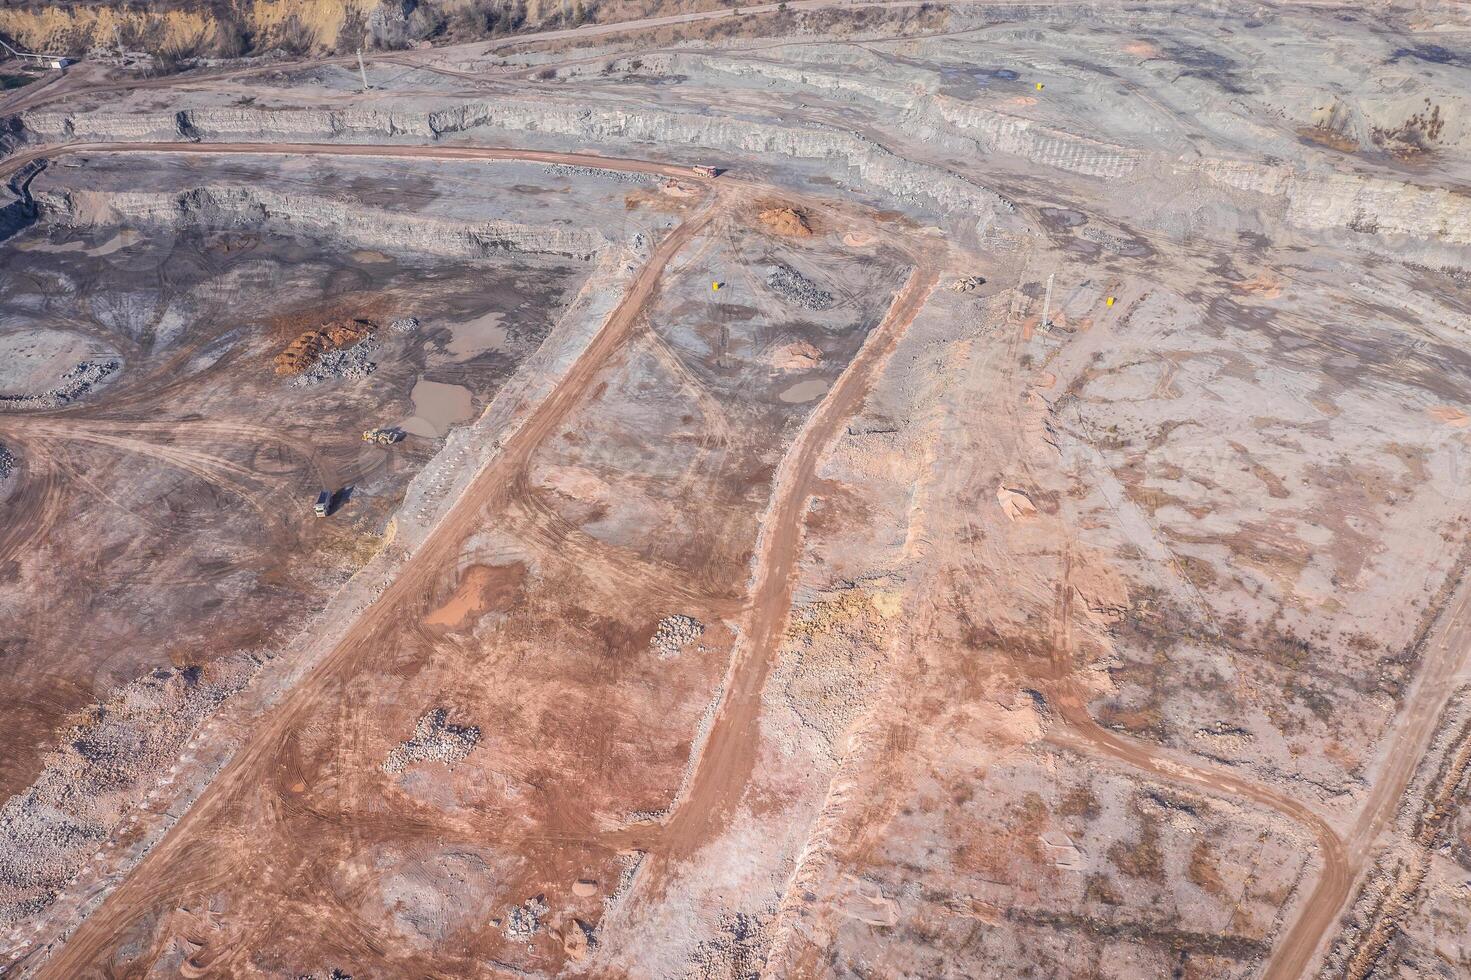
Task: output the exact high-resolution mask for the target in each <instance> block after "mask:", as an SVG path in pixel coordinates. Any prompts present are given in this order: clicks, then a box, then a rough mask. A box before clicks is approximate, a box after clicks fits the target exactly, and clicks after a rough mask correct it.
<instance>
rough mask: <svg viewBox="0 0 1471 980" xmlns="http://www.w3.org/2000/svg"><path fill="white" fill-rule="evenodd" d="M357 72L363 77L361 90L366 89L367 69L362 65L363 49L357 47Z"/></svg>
mask: <svg viewBox="0 0 1471 980" xmlns="http://www.w3.org/2000/svg"><path fill="white" fill-rule="evenodd" d="M358 74H359V75H361V76H362V77H363V91H364V92H366V91H367V90H368V69H367V68H365V67H363V49H362V48H358Z"/></svg>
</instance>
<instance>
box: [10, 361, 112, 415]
mask: <svg viewBox="0 0 1471 980" xmlns="http://www.w3.org/2000/svg"><path fill="white" fill-rule="evenodd" d="M122 366H123V362H122V361H121V360H119V359H118V358H116V357H108V358H104V359H101V360H96V361H82V362H81V363H79V364H78V365H77V366H76V367H74V368H72V369H71V370H70V371H67V372H66V373H64V374H63V375H62V376H61V384H59V385H57V386H56V387H55V388H52V389H51V390H50V391H43V392H41V393H40V394H39V395H0V408H18V409H32V410H33V409H47V408H60V407H62V406H63V405H66V404H69V403H71V402H74V401H76V400H77V399H78V398H80V397H82V396H83V395H85V394H86V393H87V392H89V391H91V390H92V389H93V388H96V387H97V386H98V385H100V384H102V382H104V381H106V380H107V379H108V378H109V377H111V376H112V375H114V374H116V373H117V372H118V371H120V370H122Z"/></svg>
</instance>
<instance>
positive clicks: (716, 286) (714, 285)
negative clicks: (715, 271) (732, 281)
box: [710, 282, 720, 293]
mask: <svg viewBox="0 0 1471 980" xmlns="http://www.w3.org/2000/svg"><path fill="white" fill-rule="evenodd" d="M719 288H720V283H718V282H712V283H711V284H710V291H711V292H712V293H713V292H714V291H715V290H717V289H719Z"/></svg>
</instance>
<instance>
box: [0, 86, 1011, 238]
mask: <svg viewBox="0 0 1471 980" xmlns="http://www.w3.org/2000/svg"><path fill="white" fill-rule="evenodd" d="M21 122H22V126H23V132H24V135H25V137H26V139H27V140H28V141H30V142H33V143H59V142H68V141H96V142H158V141H172V140H180V139H185V140H203V141H223V140H250V141H252V142H260V141H263V140H265V141H270V140H283V141H284V140H293V139H298V140H299V139H311V140H316V141H326V142H338V141H340V142H361V141H365V140H367V139H369V138H371V139H373V140H380V141H381V140H386V139H400V138H405V139H410V140H418V141H425V140H432V139H438V138H439V137H441V136H444V135H447V134H461V133H468V132H474V131H481V130H488V131H501V132H506V133H517V134H524V133H528V132H536V133H546V134H550V135H553V136H565V137H572V138H575V139H577V140H580V141H590V142H595V143H614V144H617V143H629V142H632V143H646V144H647V143H652V144H658V145H660V146H699V147H706V148H709V149H714V150H726V151H731V152H742V153H775V154H780V155H783V156H788V157H793V158H796V159H801V160H829V161H836V162H839V163H841V164H842V165H844V166H846V167H848V168H850V169H851V170H852V171H853V173H854V174H855V175H856V177H857V178H858V179H859V180H862V181H864V182H866V183H869V184H872V185H873V186H874V187H876V188H878V189H879V190H881V191H883V192H884V193H886V194H888V195H891V196H893V197H895V198H898V199H900V200H904V201H910V202H914V203H922V204H927V205H928V206H931V207H934V206H939V207H941V208H944V209H963V210H969V211H972V212H974V213H975V214H976V215H977V216H978V217H984V216H987V215H992V214H995V213H998V212H999V213H1009V212H1010V211H1011V205H1010V203H1009V202H1007V201H1006V200H1005V199H1003V198H1002V197H1001V196H1000V195H998V194H996V193H994V192H993V191H990V190H988V189H986V188H984V187H982V186H980V185H979V184H975V183H973V182H971V181H969V180H966V179H964V178H962V177H959V176H957V175H955V174H952V173H949V172H948V171H945V170H941V169H939V168H937V167H931V166H928V165H925V164H920V163H915V162H912V161H908V160H905V159H903V158H902V157H899V156H896V155H895V154H893V153H891V152H890V151H888V150H886V149H884V148H883V147H882V146H879V145H878V144H877V143H875V142H873V141H872V140H869V139H867V138H865V137H862V136H859V135H857V134H855V133H849V132H845V131H842V130H838V129H833V128H829V127H821V128H819V127H812V126H807V127H787V126H776V125H772V124H768V123H759V122H752V121H744V120H738V119H726V118H714V117H709V116H703V115H694V114H688V113H678V112H670V111H667V110H663V109H652V108H650V109H640V110H639V111H637V112H631V111H628V110H626V109H622V108H592V107H589V106H588V105H587V104H586V103H577V104H572V103H563V102H558V101H556V100H552V99H546V98H541V99H519V98H505V99H495V100H477V101H473V102H465V103H459V104H456V105H451V106H448V107H445V108H442V109H438V110H433V111H429V112H420V113H415V112H409V111H394V110H389V109H359V108H349V109H262V108H251V107H239V106H230V107H219V108H209V109H187V110H182V111H180V112H174V113H126V114H118V113H112V112H108V111H106V110H98V111H90V112H81V113H67V112H53V111H45V112H28V113H24V114H22V116H21Z"/></svg>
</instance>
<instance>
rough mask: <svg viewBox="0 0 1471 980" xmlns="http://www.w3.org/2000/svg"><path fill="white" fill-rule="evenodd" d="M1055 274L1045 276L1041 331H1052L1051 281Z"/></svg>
mask: <svg viewBox="0 0 1471 980" xmlns="http://www.w3.org/2000/svg"><path fill="white" fill-rule="evenodd" d="M1056 275H1057V273H1055V272H1053V273H1049V274H1048V276H1047V296H1046V298H1045V299H1043V300H1042V323H1041V324H1040V326H1041V328H1042V329H1043V330H1051V329H1052V279H1053V277H1054V276H1056Z"/></svg>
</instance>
